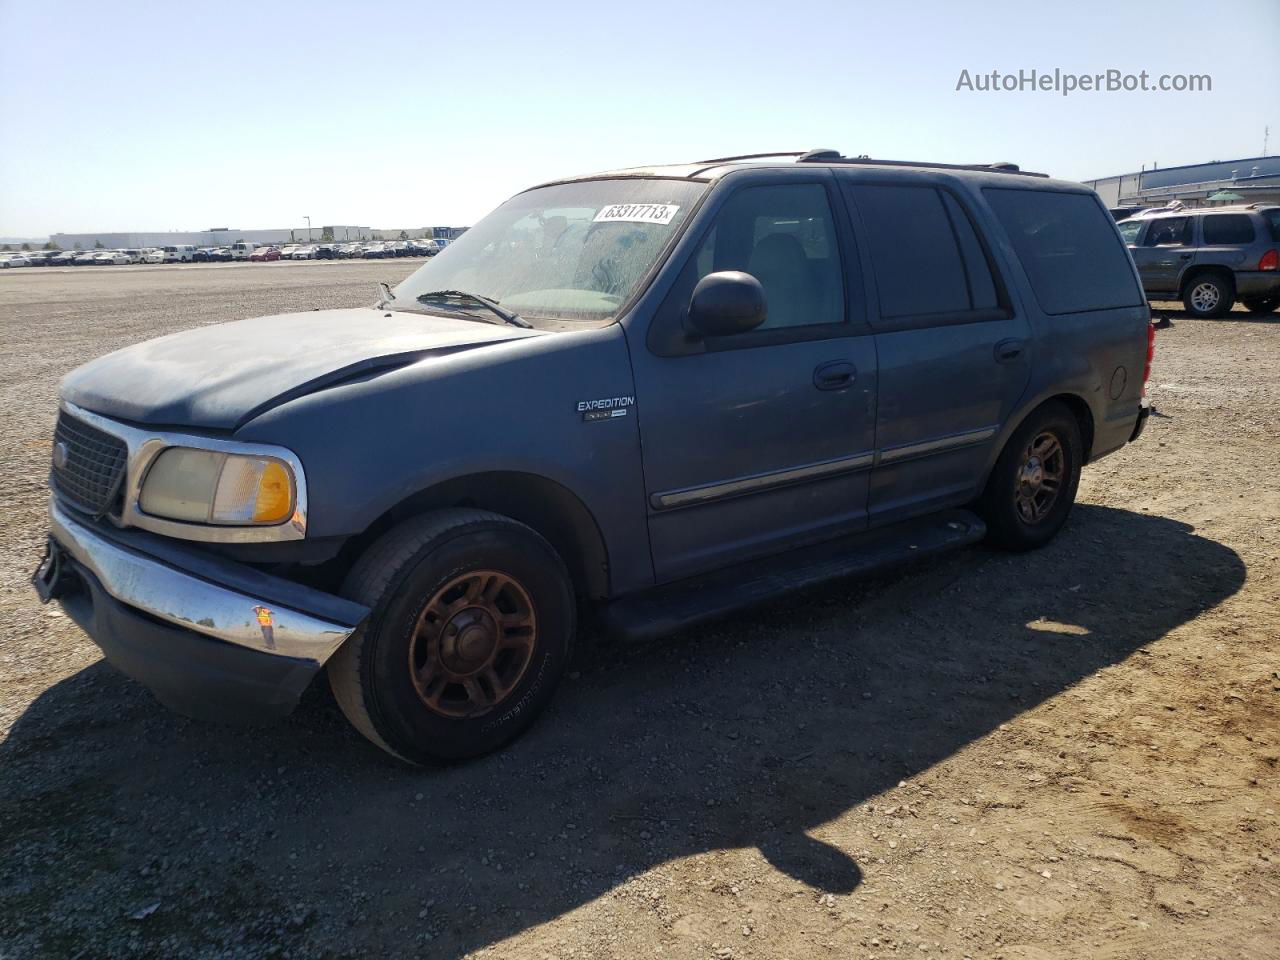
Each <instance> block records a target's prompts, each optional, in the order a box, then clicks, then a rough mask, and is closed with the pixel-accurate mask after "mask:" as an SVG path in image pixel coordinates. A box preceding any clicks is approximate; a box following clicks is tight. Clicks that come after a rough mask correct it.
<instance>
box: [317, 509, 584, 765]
mask: <svg viewBox="0 0 1280 960" xmlns="http://www.w3.org/2000/svg"><path fill="white" fill-rule="evenodd" d="M468 578H475V579H478V580H483V581H485V587H484V590H485V591H486V592H487V591H488V589H489V585H490V584H492V583H494V582H497V581H501V580H502V579H503V578H506V580H508V581H510V583H505V584H503V585H502V586H501V593H499V594H498V596H497V598H496V599H495V600H494V603H495V604H497V605H498V606H497V607H494V608H491V609H497V610H499V611H500V612H503V613H505V614H506V616H505V617H504V618H503V619H504V620H505V619H508V618H511V619H514V618H517V617H520V616H522V615H524V614H522V612H521V609H522V608H523V610H524V611H525V613H528V614H529V615H530V617H531V618H532V625H531V626H530V624H528V623H526V624H525V625H523V626H521V627H519V628H518V629H519V631H520V637H523V638H527V637H528V635H529V634H530V633H531V634H532V637H533V641H532V643H526V641H525V640H523V639H520V638H516V641H515V642H516V643H519V644H522V648H521V649H520V650H519V651H518V652H514V653H513V651H512V650H511V649H508V648H507V647H506V646H505V645H506V644H507V640H508V637H509V636H514V635H515V629H517V628H511V632H510V633H508V632H507V631H508V628H506V627H496V630H497V631H498V634H499V635H501V639H497V637H496V636H494V635H493V634H492V631H488V630H487V629H486V628H485V627H483V626H482V625H479V624H481V622H482V621H483V623H486V624H489V625H490V626H493V624H494V623H495V622H496V619H497V618H495V617H492V616H489V618H488V619H487V620H485V616H486V613H485V608H484V607H483V605H482V604H483V602H484V601H483V598H482V597H477V600H476V604H473V605H470V606H468V605H467V604H469V603H470V602H471V601H470V599H469V597H470V594H469V592H468V591H469V590H470V586H469V582H470V581H469V580H468ZM459 581H464V583H463V585H461V586H456V587H450V586H449V585H450V584H456V583H458V582H459ZM511 584H514V586H512V585H511ZM451 590H461V591H463V594H459V595H454V594H451V593H450V591H451ZM342 593H343V595H344V596H346V597H349V598H350V599H352V600H355V601H357V602H358V603H363V604H366V605H368V606H369V607H370V608H371V609H372V611H373V612H372V613H371V614H370V615H369V618H368V619H367V620H366V621H365V622H364V623H363V624H362V625H361V626H360V628H359V629H358V630H357V631H356V632H355V633H354V634H353V635H352V636H351V638H350V639H349V640H347V642H346V643H345V644H343V646H342V648H341V649H340V650H339V651H338V652H337V653H336V654H335V655H334V656H333V658H332V659H331V660H330V661H329V666H328V672H329V684H330V686H331V687H332V689H333V693H334V697H335V698H336V699H337V701H338V705H339V706H340V707H341V708H342V712H343V713H344V714H346V716H347V719H348V720H350V721H351V723H352V724H353V725H354V726H355V727H356V729H358V730H359V731H360V732H361V733H363V734H364V735H365V736H366V737H368V738H369V739H370V740H372V741H373V742H374V743H376V744H377V745H378V746H380V747H382V749H384V750H386V751H387V752H389V753H391V754H393V755H395V756H397V757H399V758H401V759H402V760H406V761H408V762H410V763H424V762H430V761H440V760H461V759H465V758H469V757H476V756H480V755H481V754H485V753H488V752H490V751H492V750H495V749H497V748H498V747H500V746H502V745H503V744H505V743H508V742H509V741H511V740H512V739H513V738H515V737H516V736H518V735H519V734H521V733H523V732H524V731H525V730H526V729H527V728H528V727H529V725H530V724H531V723H532V722H533V720H534V718H535V717H537V715H538V714H539V713H540V712H541V711H542V709H543V708H544V707H545V706H546V705H547V703H548V702H549V701H550V699H551V697H552V694H553V693H554V691H555V688H556V686H557V684H558V683H559V681H560V678H561V676H562V675H563V673H564V670H565V667H566V665H567V664H568V662H569V659H570V657H571V655H572V652H573V641H574V633H575V629H576V622H575V614H576V610H575V604H574V594H573V589H572V587H571V585H570V580H569V575H568V572H567V571H566V569H565V565H564V562H563V561H562V560H561V559H560V557H559V555H558V554H557V553H556V552H555V550H554V549H553V548H552V547H551V545H550V544H549V543H547V541H546V540H544V539H543V538H542V537H541V536H539V535H538V534H537V533H536V532H535V531H533V530H531V529H530V528H529V527H526V526H525V525H524V524H521V523H517V522H516V521H514V520H512V519H510V518H508V517H504V516H500V515H499V514H496V513H489V512H486V511H482V510H464V509H450V510H441V511H437V512H433V513H430V514H425V515H423V516H421V517H416V518H414V519H411V520H408V521H406V522H405V523H403V524H401V525H400V526H398V527H396V528H395V529H393V530H391V531H390V532H389V533H387V534H386V535H385V536H383V537H382V538H381V539H380V540H378V541H377V542H376V543H374V545H373V546H372V547H370V548H369V550H367V551H366V552H365V554H364V555H363V556H362V557H361V558H360V559H359V560H358V561H357V562H356V564H355V566H354V567H352V569H351V572H350V573H349V574H348V575H347V578H346V581H345V583H344V584H343V588H342ZM451 595H454V596H455V603H456V602H461V604H462V606H461V607H460V608H459V609H458V611H457V612H452V611H453V610H454V607H453V606H449V605H447V604H445V603H444V601H443V600H441V599H440V597H446V598H447V597H449V596H451ZM513 601H515V602H513ZM433 604H434V605H435V606H434V607H433ZM429 607H433V609H428V608H429ZM504 607H505V609H504ZM437 611H446V612H449V613H450V615H449V618H448V619H447V620H443V619H441V618H440V617H439V616H438V615H437ZM477 611H478V612H477ZM507 611H514V612H507ZM467 616H470V617H471V620H470V621H467V622H465V623H464V625H463V627H462V628H461V629H462V632H461V633H459V627H458V624H459V623H460V622H463V621H464V620H465V618H466V617H467ZM433 618H434V622H432V621H433ZM450 630H452V631H453V634H452V636H453V637H454V639H453V641H452V644H453V646H452V648H450V649H451V650H452V655H453V656H454V657H455V660H454V661H451V662H450V661H448V658H447V656H446V654H445V653H444V651H445V650H446V647H448V644H449V641H447V637H448V635H449V631H450ZM468 630H472V631H473V634H474V636H473V638H472V639H475V640H476V642H477V644H480V645H483V644H484V643H490V644H491V645H492V646H493V649H491V650H490V652H489V653H487V654H486V653H475V652H472V653H470V654H468V656H471V657H473V658H483V657H485V656H488V657H490V658H491V659H490V661H488V667H486V668H485V669H489V670H491V674H492V676H493V677H494V678H495V679H494V680H493V682H490V681H489V680H488V679H485V678H486V676H489V674H486V673H485V672H484V670H480V669H477V670H476V671H475V672H474V673H471V674H469V675H468V676H467V678H466V680H465V681H463V682H450V678H453V677H455V676H457V675H456V674H454V673H452V672H450V668H452V667H457V666H458V663H459V662H463V663H465V664H466V665H467V666H466V668H465V669H470V665H473V664H476V663H480V662H481V660H480V659H472V660H462V659H461V658H462V654H461V652H460V651H462V650H463V649H464V643H466V642H468V641H466V639H465V638H466V636H467V631H468ZM498 647H501V648H502V649H497V648H498ZM526 647H527V649H525V648H526ZM432 651H434V655H432ZM512 656H514V657H515V658H516V659H515V660H512ZM503 658H505V661H504V659H503ZM526 658H527V659H526ZM428 661H429V663H428ZM521 663H523V666H522V665H521ZM431 664H434V665H435V666H434V667H433V666H431ZM415 667H416V670H415ZM499 670H504V671H506V672H507V673H508V674H509V675H508V677H507V678H506V681H504V682H509V683H510V688H509V690H508V691H507V692H506V693H505V695H503V696H501V697H498V698H496V702H495V703H493V704H492V705H490V706H489V707H488V708H481V707H477V706H475V703H476V702H478V701H474V700H473V699H472V696H471V693H472V691H471V685H472V684H474V685H475V689H476V690H478V691H480V692H481V693H484V694H489V693H493V692H494V691H497V690H498V689H499V686H498V680H497V676H498V673H499ZM517 671H518V675H517ZM424 675H426V676H430V677H431V678H432V682H433V683H434V682H436V681H439V682H440V683H441V684H443V686H442V687H440V688H439V690H438V692H437V693H436V694H435V698H436V704H435V707H433V706H431V705H429V703H428V701H427V699H426V697H427V696H428V695H429V690H427V691H424V692H423V693H420V692H419V691H420V689H421V688H420V684H423V683H424V682H425V681H424V679H423V677H424ZM464 683H467V684H468V685H467V686H465V687H464ZM427 686H428V687H430V686H431V684H427ZM455 688H456V689H455ZM450 691H452V699H450V697H449V696H446V694H448V693H449V692H450ZM458 694H463V696H464V698H465V699H463V700H459V698H458V696H457V695H458Z"/></svg>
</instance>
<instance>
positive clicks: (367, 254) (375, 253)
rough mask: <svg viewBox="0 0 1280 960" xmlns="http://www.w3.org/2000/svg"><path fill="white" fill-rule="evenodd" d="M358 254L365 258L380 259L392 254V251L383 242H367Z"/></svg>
mask: <svg viewBox="0 0 1280 960" xmlns="http://www.w3.org/2000/svg"><path fill="white" fill-rule="evenodd" d="M360 255H361V256H362V257H364V258H365V259H366V260H381V259H384V258H386V257H390V256H392V253H391V251H390V250H389V249H387V245H386V244H385V243H368V244H365V247H364V250H363V251H362V252H361V254H360Z"/></svg>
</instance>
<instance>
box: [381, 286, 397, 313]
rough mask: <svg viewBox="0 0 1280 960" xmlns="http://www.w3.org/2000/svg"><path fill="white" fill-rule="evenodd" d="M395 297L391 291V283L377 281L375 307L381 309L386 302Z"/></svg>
mask: <svg viewBox="0 0 1280 960" xmlns="http://www.w3.org/2000/svg"><path fill="white" fill-rule="evenodd" d="M395 298H396V295H395V294H394V293H392V292H391V284H389V283H387V282H386V281H385V280H383V281H381V282H379V283H378V307H377V309H379V310H381V309H383V308H384V307H385V306H386V305H387V304H389V303H390V302H391V301H392V300H394V299H395Z"/></svg>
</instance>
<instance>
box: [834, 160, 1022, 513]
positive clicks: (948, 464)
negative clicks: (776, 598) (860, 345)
mask: <svg viewBox="0 0 1280 960" xmlns="http://www.w3.org/2000/svg"><path fill="white" fill-rule="evenodd" d="M880 176H881V177H883V175H880ZM844 184H845V190H846V194H847V196H848V198H849V201H850V204H851V206H852V208H853V210H854V213H855V224H856V225H857V226H858V227H859V239H860V244H859V245H860V247H864V248H865V249H866V250H867V254H868V259H869V268H868V273H869V274H870V275H871V277H872V279H873V281H874V290H875V294H874V296H872V297H871V298H870V302H871V311H870V322H871V326H872V328H873V329H874V331H875V343H876V353H877V356H878V360H879V400H878V404H877V415H876V448H877V454H876V464H875V467H874V468H873V470H872V473H871V485H870V490H869V495H868V511H869V515H870V522H871V524H872V525H873V526H874V525H877V524H883V523H889V522H892V521H894V520H899V519H904V518H906V517H908V516H912V515H916V514H921V513H927V512H930V511H932V510H935V509H940V508H943V507H947V506H954V505H957V504H962V503H965V502H967V501H968V500H970V499H972V497H973V496H974V495H975V494H976V493H977V492H978V489H979V488H980V485H981V483H982V480H983V477H984V474H985V470H986V465H987V464H988V463H989V462H990V459H991V453H990V451H991V447H992V444H993V443H994V442H995V438H996V437H997V436H998V434H999V433H1000V432H1001V428H1002V426H1003V424H1004V423H1005V421H1006V419H1007V418H1008V417H1009V416H1010V414H1011V412H1012V411H1013V409H1014V408H1015V406H1016V404H1017V402H1018V399H1019V397H1020V396H1021V395H1022V393H1023V390H1024V389H1025V388H1026V385H1027V382H1028V379H1029V376H1030V369H1031V355H1032V343H1031V335H1030V330H1029V327H1028V325H1027V322H1026V319H1025V317H1023V316H1021V315H1020V314H1019V313H1018V312H1017V311H1016V310H1015V309H1014V307H1013V305H1012V303H1011V301H1010V298H1009V296H1008V294H1007V292H1006V290H1005V287H1004V283H1003V280H1002V277H1001V273H1000V271H998V270H996V269H995V263H994V258H993V254H992V251H991V249H990V248H989V246H988V244H987V243H986V242H985V241H984V240H983V239H981V232H980V231H979V230H978V229H977V228H976V226H975V224H976V222H977V221H976V218H975V210H977V209H978V206H977V205H976V204H975V203H974V202H973V200H972V198H970V197H968V196H967V195H966V193H965V192H964V191H963V190H962V189H960V187H959V185H958V184H956V183H954V182H948V181H946V180H941V179H937V180H934V179H930V178H928V177H919V176H913V177H911V178H909V179H904V178H901V177H899V178H897V179H879V178H877V177H876V175H874V174H872V175H868V174H866V173H861V174H849V175H846V177H845V180H844Z"/></svg>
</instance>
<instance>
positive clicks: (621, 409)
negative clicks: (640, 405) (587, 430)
mask: <svg viewBox="0 0 1280 960" xmlns="http://www.w3.org/2000/svg"><path fill="white" fill-rule="evenodd" d="M635 405H636V398H635V397H604V398H603V399H600V400H579V401H578V412H579V413H580V414H582V420H583V422H584V423H594V422H595V421H596V420H612V419H613V418H614V417H625V416H626V415H627V408H628V407H634V406H635Z"/></svg>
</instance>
